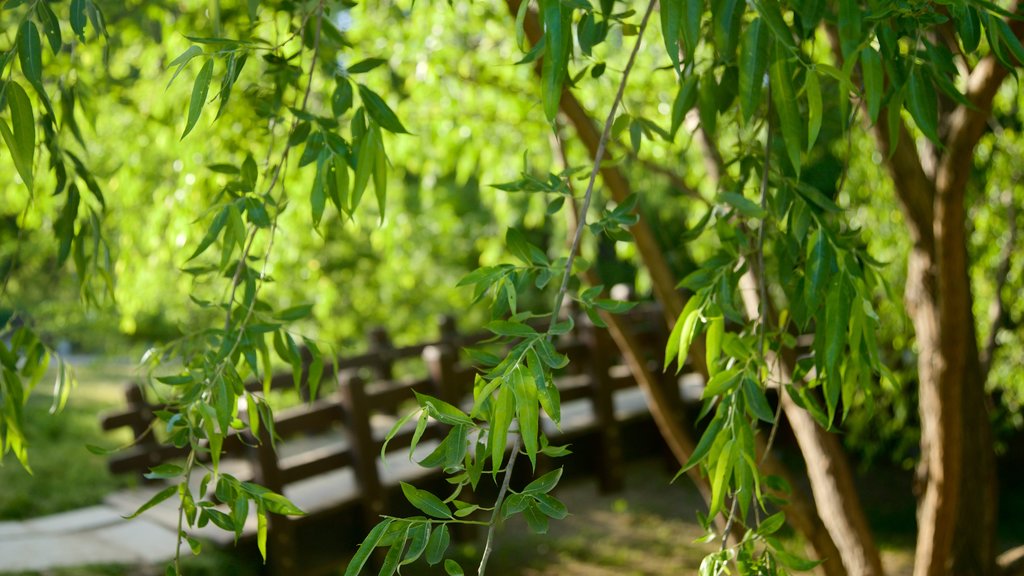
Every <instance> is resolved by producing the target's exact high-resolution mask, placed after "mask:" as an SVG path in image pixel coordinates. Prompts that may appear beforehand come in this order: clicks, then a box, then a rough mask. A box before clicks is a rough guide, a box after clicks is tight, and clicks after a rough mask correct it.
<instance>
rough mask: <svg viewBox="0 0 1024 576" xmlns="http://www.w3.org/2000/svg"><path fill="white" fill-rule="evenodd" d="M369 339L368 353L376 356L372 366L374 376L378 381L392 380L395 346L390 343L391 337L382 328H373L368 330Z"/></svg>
mask: <svg viewBox="0 0 1024 576" xmlns="http://www.w3.org/2000/svg"><path fill="white" fill-rule="evenodd" d="M369 338H370V352H372V353H374V354H375V355H376V356H377V358H376V360H375V361H374V362H373V366H372V369H373V372H374V376H375V377H376V378H377V379H378V380H392V379H393V378H394V371H393V367H394V360H395V358H394V350H395V345H394V343H393V342H391V336H389V335H388V331H387V330H386V329H384V328H374V329H372V330H370V334H369Z"/></svg>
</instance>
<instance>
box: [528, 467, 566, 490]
mask: <svg viewBox="0 0 1024 576" xmlns="http://www.w3.org/2000/svg"><path fill="white" fill-rule="evenodd" d="M561 478H562V469H561V468H558V469H557V470H552V471H551V472H548V473H547V474H544V475H543V476H541V477H540V478H537V479H536V480H534V481H533V482H530V483H529V484H527V485H526V488H523V492H522V493H523V494H532V495H537V494H547V493H548V492H551V491H552V490H554V488H555V486H558V481H559V480H560V479H561Z"/></svg>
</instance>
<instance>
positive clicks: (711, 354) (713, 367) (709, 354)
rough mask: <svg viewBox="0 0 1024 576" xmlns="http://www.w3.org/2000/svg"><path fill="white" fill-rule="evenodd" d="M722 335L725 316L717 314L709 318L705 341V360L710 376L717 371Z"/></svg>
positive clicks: (723, 333)
mask: <svg viewBox="0 0 1024 576" xmlns="http://www.w3.org/2000/svg"><path fill="white" fill-rule="evenodd" d="M724 335H725V317H723V316H721V315H719V316H714V317H712V318H709V319H708V328H707V337H706V343H705V346H706V348H705V360H706V361H707V365H708V374H709V375H711V376H714V375H715V374H717V373H718V358H719V357H720V356H721V355H722V337H723V336H724Z"/></svg>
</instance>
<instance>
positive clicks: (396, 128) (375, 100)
mask: <svg viewBox="0 0 1024 576" xmlns="http://www.w3.org/2000/svg"><path fill="white" fill-rule="evenodd" d="M359 98H360V99H361V100H362V101H363V106H364V107H365V108H366V111H367V112H369V114H370V117H371V118H373V119H374V121H376V122H377V124H380V127H381V128H383V129H385V130H387V131H388V132H393V133H395V134H408V133H409V132H408V131H407V130H406V129H405V126H402V123H401V122H400V121H399V120H398V116H396V115H395V113H394V112H393V111H392V110H391V108H390V107H388V105H387V103H386V102H384V99H383V98H381V97H380V96H378V95H377V93H376V92H374V91H373V90H370V89H369V88H367V87H366V86H364V85H362V84H359Z"/></svg>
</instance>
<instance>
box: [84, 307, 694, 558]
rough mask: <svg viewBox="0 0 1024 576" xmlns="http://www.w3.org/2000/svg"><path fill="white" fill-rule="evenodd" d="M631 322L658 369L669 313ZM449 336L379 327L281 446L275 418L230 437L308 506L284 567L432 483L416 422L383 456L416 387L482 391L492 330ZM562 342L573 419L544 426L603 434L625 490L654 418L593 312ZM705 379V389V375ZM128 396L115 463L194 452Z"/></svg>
mask: <svg viewBox="0 0 1024 576" xmlns="http://www.w3.org/2000/svg"><path fill="white" fill-rule="evenodd" d="M627 319H628V321H629V323H630V325H631V327H632V328H633V330H634V331H635V332H636V334H637V335H638V337H640V339H641V341H642V342H644V343H645V346H646V349H647V350H648V352H649V355H650V361H651V363H652V366H657V370H656V373H659V374H660V373H661V370H660V366H661V358H662V354H663V350H664V342H665V339H666V338H667V333H666V331H665V328H664V323H663V320H662V316H661V315H660V312H659V311H658V310H656V309H654V308H653V307H638V308H637V309H634V311H632V312H630V313H629V314H628V318H627ZM439 332H440V338H439V339H437V340H435V341H432V342H427V343H421V344H415V345H412V346H402V347H396V346H394V345H393V343H392V341H391V339H390V338H389V337H388V335H387V333H386V332H384V331H380V330H377V331H374V332H372V333H371V334H370V337H369V351H368V352H366V353H364V354H360V355H357V356H350V357H340V358H338V359H336V360H335V362H332V363H325V364H327V365H326V366H325V370H324V374H334V373H338V374H339V378H338V386H337V388H336V389H334V390H329V389H328V391H327V392H326V393H325V394H323V395H321V397H319V398H314V399H308V401H307V402H304V403H302V404H301V405H298V406H293V407H291V408H287V409H282V410H279V411H277V412H276V414H275V424H274V428H275V431H276V434H277V436H278V438H277V439H276V446H277V451H275V450H273V449H272V448H271V445H272V443H271V442H270V438H269V436H267V427H266V426H264V427H262V430H263V431H262V437H261V438H259V439H256V438H252V437H251V436H249V435H248V434H247V433H243V432H239V433H236V434H235V435H233V436H232V437H231V438H229V439H228V441H226V442H225V443H224V452H225V454H224V456H222V459H225V460H226V459H229V458H231V457H234V458H235V459H237V460H239V461H240V462H242V463H243V464H242V465H241V466H240V467H239V470H240V472H239V474H240V475H243V476H245V475H247V476H248V477H249V478H251V479H252V480H255V481H256V482H258V483H260V484H262V485H264V486H266V487H268V488H270V489H271V490H273V491H275V492H279V493H282V494H284V495H286V496H287V497H289V498H290V499H292V501H293V502H295V504H296V505H298V506H299V507H300V508H302V509H303V510H305V511H306V512H307V514H306V515H305V516H297V517H282V516H273V517H272V518H271V520H270V531H269V545H270V548H271V551H270V555H271V559H272V561H273V570H274V572H275V573H278V574H293V573H298V572H296V570H298V569H299V568H298V567H299V565H300V564H302V565H303V572H302V573H309V571H310V567H309V566H307V564H309V562H300V559H306V560H308V558H305V556H300V554H299V552H300V546H299V542H304V541H305V540H306V538H305V537H303V536H301V535H300V533H301V531H302V530H303V527H304V526H306V525H311V526H312V525H317V524H318V523H323V522H324V521H326V520H327V519H334V520H333V522H335V524H333V525H332V526H333V527H334V528H332V530H333V531H334V532H336V533H337V532H338V530H336V528H337V527H338V524H337V522H341V523H342V524H345V525H346V526H347V528H348V529H349V530H350V531H351V532H353V533H355V534H359V533H365V531H366V530H368V528H369V526H371V525H372V524H375V523H376V522H377V520H378V517H379V515H380V514H382V513H385V512H387V511H388V510H389V509H390V504H398V502H397V500H399V499H398V498H395V499H392V496H393V495H394V494H395V492H396V488H397V487H398V483H399V481H405V482H422V481H426V480H429V479H430V478H431V477H436V476H437V475H438V474H439V471H437V470H430V469H425V468H422V467H419V466H417V465H415V463H413V462H411V461H410V460H411V459H410V458H408V457H407V456H406V453H408V452H409V447H410V442H411V439H412V435H413V430H412V427H409V428H408V429H405V430H402V431H400V432H399V434H398V435H397V436H396V437H395V438H393V439H392V440H391V441H390V442H389V443H388V445H387V447H386V455H385V458H384V460H383V461H382V459H381V448H382V445H383V442H384V436H385V434H386V433H387V431H388V430H389V429H390V427H391V425H392V423H393V422H394V421H395V415H396V414H400V413H402V412H404V411H406V410H407V409H408V408H409V407H410V406H409V402H410V400H412V399H413V392H414V391H415V392H421V393H425V394H430V395H432V396H436V397H438V398H441V399H442V400H445V401H447V402H450V403H453V404H463V405H465V404H466V402H467V398H471V397H472V387H473V382H474V375H475V374H476V371H475V370H474V369H473V368H472V367H471V366H469V365H468V364H467V363H466V362H465V361H464V360H463V354H462V349H463V348H464V347H465V346H469V345H473V344H475V343H478V342H480V341H482V340H484V339H486V338H487V337H488V336H489V335H488V334H460V333H459V332H458V331H457V330H456V327H455V324H454V321H452V320H451V319H450V318H446V319H444V320H442V322H441V326H440V331H439ZM556 348H557V349H558V351H559V352H561V353H562V354H566V355H567V356H568V357H569V360H570V363H569V366H568V367H567V368H566V369H565V370H564V371H563V372H562V373H560V374H558V375H557V377H556V380H555V382H556V385H557V386H558V389H559V393H560V398H561V404H562V407H563V410H562V412H563V418H562V425H561V427H560V428H559V427H556V426H555V424H554V423H553V422H551V421H545V422H543V423H542V425H543V426H544V430H545V433H546V434H547V436H548V437H549V439H550V440H551V441H552V443H555V444H558V443H567V442H576V441H578V440H580V439H582V438H584V437H589V438H593V439H594V440H595V441H596V442H597V443H598V449H597V454H598V455H599V459H600V461H599V462H598V463H597V465H596V466H595V472H596V474H597V476H598V479H599V487H600V489H601V490H602V491H614V490H618V489H620V488H621V487H622V484H623V475H624V464H623V446H622V440H621V430H622V426H623V425H624V424H625V423H627V422H629V421H631V420H636V419H645V418H648V417H649V414H648V413H647V409H646V405H645V403H644V400H643V397H642V394H641V393H640V391H639V390H638V389H637V388H636V383H635V381H634V380H633V378H632V377H631V375H630V374H629V371H628V370H627V369H626V368H625V366H623V365H622V364H621V363H620V361H619V360H620V359H619V353H618V351H617V349H616V348H615V345H614V343H613V342H612V341H611V338H610V336H609V335H608V333H607V332H606V331H605V330H603V329H599V328H596V327H594V326H593V325H592V324H591V323H590V322H589V321H588V320H586V317H585V316H581V317H579V318H577V320H576V329H574V330H573V331H572V332H571V333H570V334H567V335H564V336H562V337H559V339H558V340H557V341H556ZM408 361H412V362H420V363H422V364H421V365H420V370H418V372H419V373H422V374H424V376H422V377H416V378H396V377H395V373H396V364H398V363H400V362H408ZM335 363H336V367H337V369H335ZM424 368H425V369H424ZM413 372H416V371H415V370H414V371H413ZM683 381H685V380H680V379H679V378H678V377H676V376H675V375H666V376H665V377H664V378H663V382H662V384H663V385H664V386H665V387H666V390H668V391H669V392H670V393H671V394H670V397H671V398H673V399H674V401H678V402H680V403H681V402H682V397H681V395H680V389H681V388H680V383H681V382H683ZM307 384H308V383H307V382H305V375H304V376H303V380H302V385H303V387H304V389H306V390H308V386H307ZM696 385H697V386H698V387H699V382H698V383H696ZM247 386H248V387H249V388H250V390H252V391H258V390H262V384H261V383H256V382H253V383H250V384H247ZM271 387H272V388H273V389H287V388H292V387H294V380H293V377H292V375H291V374H282V375H275V376H274V378H273V379H272V381H271ZM126 401H127V406H126V407H125V409H123V410H120V411H118V412H117V413H113V414H108V415H106V416H104V417H103V418H102V426H103V428H104V429H105V430H114V429H117V428H123V427H128V428H130V429H131V431H132V433H133V434H134V435H135V436H136V437H137V438H139V441H138V442H137V443H135V444H134V445H133V446H132V447H131V448H129V449H127V450H125V451H124V452H121V453H119V454H116V455H115V456H113V457H112V458H111V459H110V461H109V465H110V469H111V471H113V472H115V473H135V474H140V475H141V474H142V473H144V472H145V471H146V470H148V469H149V468H150V467H152V466H155V465H157V464H159V463H161V462H165V461H169V460H175V459H180V458H182V457H183V456H184V451H183V450H181V449H177V448H175V447H173V446H165V445H161V444H159V443H158V442H157V440H156V439H154V437H153V433H152V431H151V427H152V426H154V425H158V424H156V422H157V421H156V417H155V415H154V412H155V411H156V410H158V409H159V408H160V407H159V406H154V405H152V404H150V403H148V402H147V400H146V398H145V397H144V394H143V393H142V392H141V390H140V388H139V387H138V386H130V387H129V388H128V389H127V390H126ZM445 433H446V429H445V427H444V426H443V425H440V424H437V423H434V424H432V426H431V427H430V428H428V430H427V432H426V434H425V435H424V440H423V441H422V442H421V445H420V446H419V447H418V448H417V454H419V456H418V457H417V459H422V457H423V455H425V454H427V453H429V450H431V449H432V448H433V447H434V446H436V444H437V442H438V439H439V438H441V437H443V435H444V434H445ZM327 525H330V524H327ZM313 530H318V529H315V528H314V529H313ZM319 530H321V531H322V529H319ZM205 534H206V533H204V535H205ZM210 534H211V535H214V537H216V536H215V533H210ZM225 539H227V540H230V537H229V536H226V537H225ZM333 561H334V562H337V558H334V559H333Z"/></svg>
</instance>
